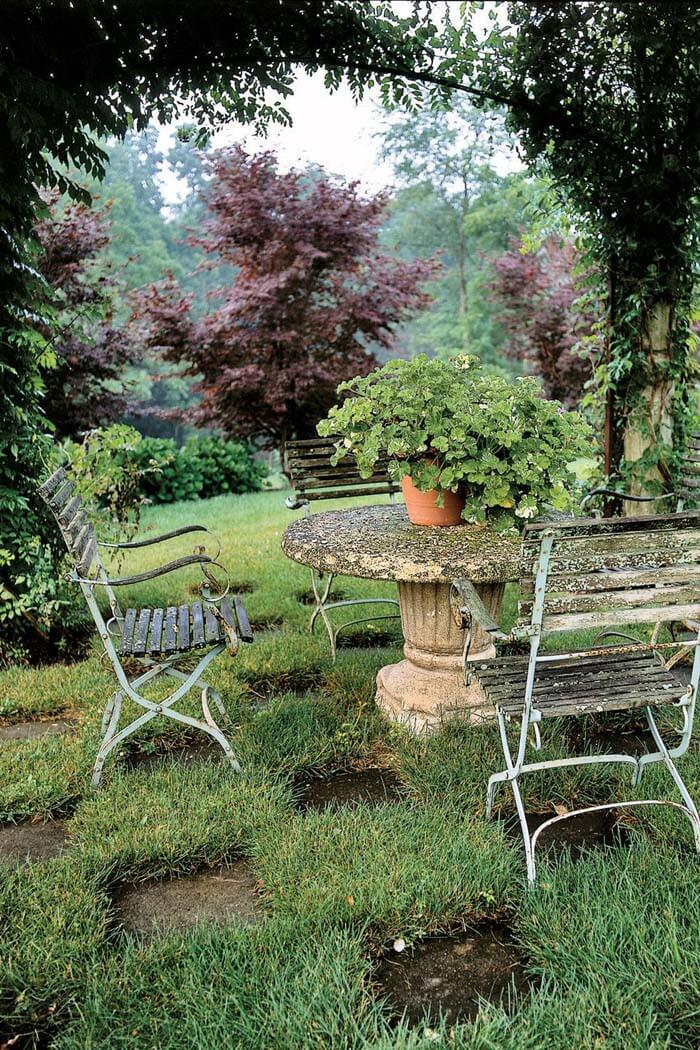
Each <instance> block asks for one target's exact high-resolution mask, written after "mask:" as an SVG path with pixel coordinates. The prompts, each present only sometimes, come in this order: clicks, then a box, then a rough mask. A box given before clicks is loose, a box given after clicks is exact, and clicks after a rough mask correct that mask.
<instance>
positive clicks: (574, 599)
mask: <svg viewBox="0 0 700 1050" xmlns="http://www.w3.org/2000/svg"><path fill="white" fill-rule="evenodd" d="M693 603H700V579H697V580H696V581H695V582H694V583H689V584H687V585H685V586H682V585H677V586H669V587H654V586H653V585H652V586H648V587H638V588H636V589H634V590H627V591H602V592H596V593H590V592H586V593H584V594H567V595H566V596H558V595H550V594H549V593H548V594H547V596H546V598H545V603H544V614H545V616H557V615H559V614H560V613H585V612H600V611H603V610H605V609H610V610H612V609H619V610H623V609H642V608H659V607H660V606H665V605H670V604H675V605H689V604H693ZM532 609H533V602H532V601H524V602H520V603H519V605H518V612H519V614H520V615H521V616H526V617H528V619H529V617H530V616H531V614H532Z"/></svg>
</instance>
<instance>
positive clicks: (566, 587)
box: [518, 511, 700, 634]
mask: <svg viewBox="0 0 700 1050" xmlns="http://www.w3.org/2000/svg"><path fill="white" fill-rule="evenodd" d="M550 543H551V549H550V550H549V554H548V557H546V548H547V547H549V545H550ZM543 555H545V557H543ZM545 560H546V561H547V565H546V573H543V572H542V568H541V567H542V566H543V564H544V561H545ZM538 567H540V578H539V580H538ZM520 577H521V578H520V601H519V604H518V613H519V617H518V621H519V622H518V627H519V628H521V629H522V628H525V627H527V626H532V624H533V623H535V622H537V618H538V615H539V616H541V618H542V619H541V629H542V633H543V634H545V633H548V632H552V631H570V630H581V629H584V628H590V627H597V628H605V627H615V626H620V625H623V624H651V623H654V624H655V623H660V622H663V621H671V620H686V619H691V620H698V619H700V511H683V512H680V513H677V514H665V515H660V514H659V515H650V516H648V517H638V518H608V519H602V520H601V519H596V518H578V519H572V520H569V521H565V522H556V523H551V522H541V523H540V522H537V523H533V524H531V525H528V526H526V528H525V531H524V533H523V541H522V550H521V565H520ZM540 586H541V587H542V588H543V589H542V590H541V591H540V592H539V593H540V594H541V595H542V596H543V603H540V604H541V608H540V610H539V613H538V610H537V603H536V602H535V598H536V596H537V593H538V587H540Z"/></svg>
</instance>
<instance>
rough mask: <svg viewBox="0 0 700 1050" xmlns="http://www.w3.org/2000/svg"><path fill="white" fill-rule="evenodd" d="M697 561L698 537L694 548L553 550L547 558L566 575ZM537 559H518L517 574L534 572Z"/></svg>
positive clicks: (658, 567) (524, 575)
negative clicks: (576, 552) (561, 554)
mask: <svg viewBox="0 0 700 1050" xmlns="http://www.w3.org/2000/svg"><path fill="white" fill-rule="evenodd" d="M699 562H700V537H698V541H697V543H696V545H695V547H694V549H690V548H687V549H685V550H679V549H678V548H675V547H674V546H673V545H672V544H669V545H668V546H667V548H666V549H662V548H658V549H656V550H646V551H645V550H638V551H634V552H632V553H627V552H625V551H624V550H623V549H619V550H618V551H611V552H610V553H608V554H593V555H587V554H585V553H582V554H581V555H580V556H579V557H576V556H575V555H569V556H567V557H559V556H558V555H557V554H553V556H552V558H551V560H550V563H549V564H550V569H551V571H552V572H553V573H555V574H557V575H559V574H561V575H565V574H569V573H580V574H581V575H588V574H589V573H593V572H604V571H613V570H617V569H634V568H636V569H662V568H667V567H669V566H671V565H696V564H698V563H699ZM535 569H536V562H533V563H532V564H528V563H526V562H521V564H520V574H521V576H523V577H527V576H529V575H530V574H532V575H534V574H535Z"/></svg>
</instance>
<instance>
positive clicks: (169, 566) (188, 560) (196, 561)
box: [71, 554, 226, 600]
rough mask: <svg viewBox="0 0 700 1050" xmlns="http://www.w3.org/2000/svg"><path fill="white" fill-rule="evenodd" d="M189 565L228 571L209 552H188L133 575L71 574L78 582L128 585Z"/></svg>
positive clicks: (101, 585) (107, 585)
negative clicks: (182, 556)
mask: <svg viewBox="0 0 700 1050" xmlns="http://www.w3.org/2000/svg"><path fill="white" fill-rule="evenodd" d="M188 565H215V566H216V567H217V568H219V569H222V570H223V571H224V572H226V570H225V569H224V567H223V565H220V564H219V562H218V561H215V560H214V558H210V557H209V555H208V554H188V555H187V556H186V557H184V558H178V559H177V560H176V561H169V562H166V563H165V565H159V566H158V567H157V568H155V569H148V570H147V571H146V572H138V573H136V574H135V575H133V576H107V577H105V578H104V579H102V580H100V579H95V580H91V579H90V578H89V577H85V576H78V575H77V574H76V575H75V576H73V575H71V579H72V580H74V581H75V582H76V583H89V584H93V585H97V586H98V587H128V586H129V585H130V584H132V583H145V582H146V581H147V580H155V579H156V577H157V576H165V575H166V574H167V573H169V572H175V571H176V570H177V569H184V568H186V567H187V566H188ZM207 600H209V599H207Z"/></svg>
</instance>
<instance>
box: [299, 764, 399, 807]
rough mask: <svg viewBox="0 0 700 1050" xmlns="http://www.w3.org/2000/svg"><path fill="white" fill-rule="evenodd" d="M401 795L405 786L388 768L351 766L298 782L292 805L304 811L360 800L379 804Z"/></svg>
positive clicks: (392, 800) (358, 801) (350, 803)
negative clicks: (314, 778) (317, 777)
mask: <svg viewBox="0 0 700 1050" xmlns="http://www.w3.org/2000/svg"><path fill="white" fill-rule="evenodd" d="M404 796H405V788H404V786H403V784H402V783H401V781H400V780H399V778H398V777H397V776H396V774H395V773H392V772H391V770H389V769H378V768H375V769H352V770H345V771H343V772H340V773H333V774H332V775H331V776H327V777H323V778H322V779H316V780H306V781H302V782H300V783H299V784H298V785H297V793H296V797H295V801H294V805H295V806H296V808H297V809H298V810H300V811H301V812H302V813H305V812H308V811H309V810H324V809H330V808H331V807H333V806H352V805H357V804H358V803H360V802H364V803H369V804H370V805H374V806H380V805H382V804H383V803H385V802H397V801H399V800H400V799H401V798H402V797H404Z"/></svg>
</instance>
